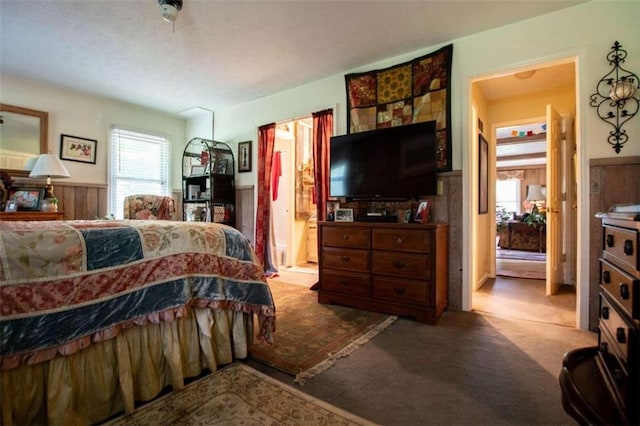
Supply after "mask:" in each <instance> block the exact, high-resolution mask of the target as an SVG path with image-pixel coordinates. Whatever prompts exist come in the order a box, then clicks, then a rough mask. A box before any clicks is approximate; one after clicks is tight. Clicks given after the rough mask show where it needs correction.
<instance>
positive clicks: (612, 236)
mask: <svg viewBox="0 0 640 426" xmlns="http://www.w3.org/2000/svg"><path fill="white" fill-rule="evenodd" d="M603 233H604V235H603V241H602V245H603V250H604V256H605V258H606V259H610V260H613V261H614V262H615V263H616V264H617V265H618V266H620V267H621V268H624V269H625V270H626V269H627V267H629V268H630V269H631V271H636V272H637V271H638V270H640V262H639V259H640V256H638V235H640V234H639V233H638V231H637V230H635V229H624V228H618V227H616V226H609V225H604V226H603Z"/></svg>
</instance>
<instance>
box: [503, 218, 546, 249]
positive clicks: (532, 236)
mask: <svg viewBox="0 0 640 426" xmlns="http://www.w3.org/2000/svg"><path fill="white" fill-rule="evenodd" d="M498 235H499V236H500V247H501V248H504V249H510V250H527V251H537V252H538V253H544V252H546V251H547V227H546V225H545V224H544V223H526V222H507V223H506V226H505V227H504V229H503V230H502V232H499V233H498Z"/></svg>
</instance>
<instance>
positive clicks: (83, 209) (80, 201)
mask: <svg viewBox="0 0 640 426" xmlns="http://www.w3.org/2000/svg"><path fill="white" fill-rule="evenodd" d="M53 192H54V194H55V195H56V198H57V199H58V210H59V211H63V212H64V219H65V220H74V219H83V220H93V219H97V218H101V217H104V216H106V215H107V214H108V213H110V212H109V211H108V205H107V185H83V184H63V183H60V182H55V183H54V186H53Z"/></svg>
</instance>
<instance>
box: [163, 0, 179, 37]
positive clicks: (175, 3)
mask: <svg viewBox="0 0 640 426" xmlns="http://www.w3.org/2000/svg"><path fill="white" fill-rule="evenodd" d="M158 4H160V15H162V18H164V20H165V21H167V22H171V23H172V24H173V29H174V30H175V25H176V24H175V22H176V19H178V12H179V11H180V10H181V9H182V0H158Z"/></svg>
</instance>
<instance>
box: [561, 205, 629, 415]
mask: <svg viewBox="0 0 640 426" xmlns="http://www.w3.org/2000/svg"><path fill="white" fill-rule="evenodd" d="M600 217H601V218H602V232H603V247H602V254H601V257H600V294H599V297H600V312H599V327H598V346H597V347H595V348H584V349H578V350H575V351H572V352H569V353H567V354H566V355H565V358H564V361H563V368H562V371H561V373H560V385H561V389H562V401H563V406H564V408H565V411H566V412H567V413H569V414H570V415H571V416H572V417H573V418H574V419H576V420H577V421H578V422H580V423H582V424H616V425H618V424H634V425H635V424H638V423H640V254H639V253H638V248H639V243H640V214H638V215H635V216H634V215H628V217H624V216H623V215H613V214H609V215H600ZM634 219H635V220H634Z"/></svg>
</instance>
